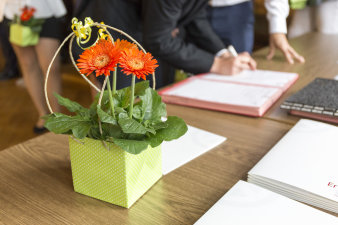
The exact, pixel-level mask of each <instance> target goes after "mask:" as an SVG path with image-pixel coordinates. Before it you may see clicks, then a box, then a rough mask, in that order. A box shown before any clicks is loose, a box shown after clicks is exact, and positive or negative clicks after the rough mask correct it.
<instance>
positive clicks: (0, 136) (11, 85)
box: [0, 55, 91, 151]
mask: <svg viewBox="0 0 338 225" xmlns="http://www.w3.org/2000/svg"><path fill="white" fill-rule="evenodd" d="M3 64H4V58H3V57H2V56H1V55H0V71H1V69H2V68H3ZM62 85H63V91H62V96H65V97H67V98H70V99H72V100H74V101H77V102H79V103H80V104H82V105H84V106H88V105H89V104H90V101H91V95H90V89H89V86H88V85H87V83H86V82H85V81H84V80H83V79H82V78H81V77H80V76H79V75H78V74H77V73H76V71H75V69H73V68H72V66H71V65H69V64H64V65H63V66H62ZM37 118H38V114H37V111H36V110H35V108H34V106H33V103H32V101H31V99H30V97H29V95H28V92H27V90H26V88H25V85H24V82H23V80H22V79H20V78H19V79H13V80H9V81H0V151H1V150H3V149H5V148H7V147H9V146H12V145H15V144H18V143H20V142H23V141H25V140H28V139H31V138H33V137H35V136H37V135H36V134H34V132H33V126H34V124H35V122H36V120H37Z"/></svg>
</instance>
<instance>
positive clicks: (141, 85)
mask: <svg viewBox="0 0 338 225" xmlns="http://www.w3.org/2000/svg"><path fill="white" fill-rule="evenodd" d="M147 88H149V81H148V80H145V81H141V82H137V83H136V84H135V96H141V95H144V93H145V91H146V90H147Z"/></svg>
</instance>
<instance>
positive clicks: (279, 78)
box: [202, 70, 298, 88]
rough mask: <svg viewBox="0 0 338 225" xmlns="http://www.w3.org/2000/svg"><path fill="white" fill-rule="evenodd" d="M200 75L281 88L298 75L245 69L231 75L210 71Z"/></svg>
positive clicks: (220, 79)
mask: <svg viewBox="0 0 338 225" xmlns="http://www.w3.org/2000/svg"><path fill="white" fill-rule="evenodd" d="M202 77H203V78H207V79H214V80H219V81H231V82H240V83H247V84H258V85H268V86H275V87H280V88H283V87H284V86H285V85H287V84H288V83H290V82H292V81H293V80H295V79H296V78H297V77H298V75H297V74H296V73H285V72H277V71H270V70H245V71H243V72H241V73H240V74H236V75H232V76H220V75H217V74H212V73H210V74H206V75H203V76H202Z"/></svg>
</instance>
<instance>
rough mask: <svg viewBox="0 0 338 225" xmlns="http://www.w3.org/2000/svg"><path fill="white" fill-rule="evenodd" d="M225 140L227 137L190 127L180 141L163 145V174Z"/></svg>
mask: <svg viewBox="0 0 338 225" xmlns="http://www.w3.org/2000/svg"><path fill="white" fill-rule="evenodd" d="M225 140H226V138H225V137H222V136H219V135H216V134H213V133H210V132H208V131H205V130H201V129H198V128H196V127H192V126H188V131H187V133H185V134H184V135H183V136H182V137H180V138H179V139H177V140H173V141H169V142H166V141H165V142H163V143H162V158H163V160H162V170H163V174H164V175H165V174H168V173H170V172H171V171H173V170H175V169H177V168H178V167H180V166H182V165H184V164H186V163H187V162H189V161H191V160H193V159H194V158H196V157H198V156H200V155H202V154H203V153H205V152H207V151H209V150H211V149H213V148H214V147H216V146H217V145H219V144H221V143H222V142H224V141H225Z"/></svg>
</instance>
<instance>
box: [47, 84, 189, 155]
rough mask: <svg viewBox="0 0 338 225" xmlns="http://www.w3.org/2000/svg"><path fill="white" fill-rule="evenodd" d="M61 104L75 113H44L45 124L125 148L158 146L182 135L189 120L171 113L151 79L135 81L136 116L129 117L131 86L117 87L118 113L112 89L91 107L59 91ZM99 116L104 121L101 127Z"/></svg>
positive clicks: (135, 150)
mask: <svg viewBox="0 0 338 225" xmlns="http://www.w3.org/2000/svg"><path fill="white" fill-rule="evenodd" d="M55 96H56V97H57V99H58V102H59V104H60V105H62V106H64V107H66V108H67V109H68V110H69V111H70V112H73V113H75V115H74V116H69V115H65V114H62V113H54V114H50V115H47V116H45V117H44V119H45V127H46V128H47V129H48V130H50V131H52V132H54V133H57V134H72V135H74V137H76V138H79V139H82V138H85V137H89V138H93V139H97V140H104V141H108V142H113V143H115V144H116V145H118V146H119V147H121V148H122V149H124V150H125V151H127V152H129V153H132V154H138V153H140V152H142V151H143V150H145V149H147V148H148V145H151V146H152V147H156V146H158V145H160V144H161V143H162V142H163V141H171V140H173V139H177V138H179V137H181V136H182V135H183V134H185V132H186V131H187V126H186V124H185V122H184V121H183V120H182V119H181V118H178V117H175V116H168V118H167V120H166V121H162V118H163V117H166V116H167V112H166V105H165V104H164V103H163V102H162V99H161V96H159V95H158V93H157V92H156V91H154V90H153V89H151V88H150V87H149V82H148V81H142V82H139V83H136V85H135V103H134V110H133V116H132V118H129V116H128V115H129V104H130V99H131V98H132V97H133V96H131V89H130V87H127V88H123V89H120V90H118V91H116V93H115V95H114V96H113V101H114V109H115V114H114V116H113V115H112V112H111V107H110V106H109V94H108V91H105V92H104V93H103V97H102V101H101V105H99V104H98V99H99V95H98V96H96V98H95V101H94V102H93V103H92V105H91V106H90V108H89V109H87V108H84V107H83V106H81V105H80V104H78V103H76V102H73V101H71V100H69V99H67V98H64V97H62V96H60V95H55ZM99 120H100V121H101V130H102V134H101V132H100V125H99Z"/></svg>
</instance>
